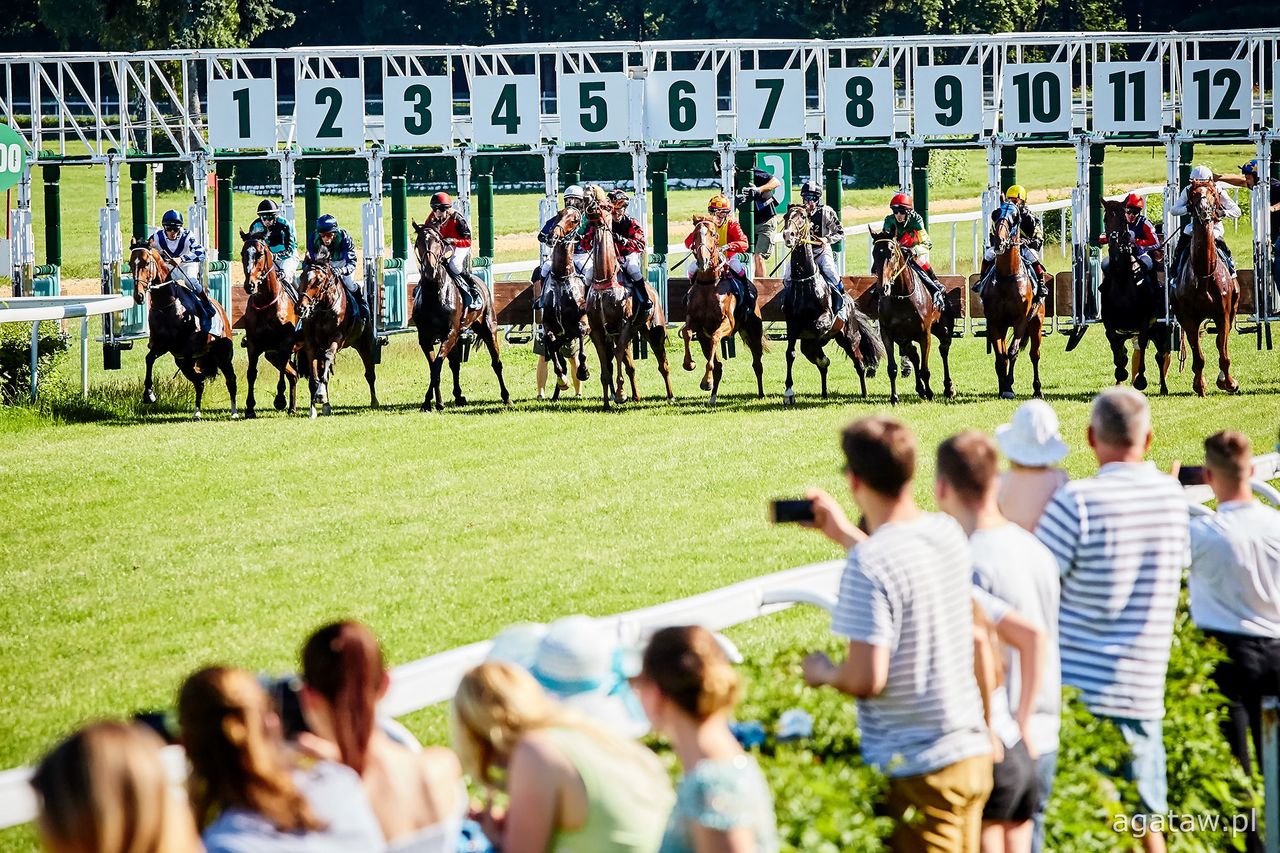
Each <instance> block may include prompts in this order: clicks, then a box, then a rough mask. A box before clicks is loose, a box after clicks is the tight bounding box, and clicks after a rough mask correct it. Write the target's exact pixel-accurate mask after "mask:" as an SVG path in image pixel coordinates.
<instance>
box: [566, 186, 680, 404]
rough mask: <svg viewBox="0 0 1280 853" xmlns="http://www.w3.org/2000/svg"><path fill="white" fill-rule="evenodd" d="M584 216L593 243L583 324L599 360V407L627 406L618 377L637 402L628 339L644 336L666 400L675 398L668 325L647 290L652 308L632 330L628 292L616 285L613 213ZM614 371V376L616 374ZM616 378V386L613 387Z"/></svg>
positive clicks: (600, 209) (601, 210)
mask: <svg viewBox="0 0 1280 853" xmlns="http://www.w3.org/2000/svg"><path fill="white" fill-rule="evenodd" d="M588 215H590V216H592V217H593V229H594V235H595V236H594V238H593V239H592V243H591V262H592V271H591V281H590V282H588V285H589V287H588V290H587V322H588V323H589V324H590V327H591V342H592V343H593V344H595V348H596V356H597V357H598V358H599V359H600V387H601V388H602V389H603V392H604V407H605V408H606V409H607V408H609V397H610V396H611V395H612V397H613V399H614V402H617V403H622V402H624V401H625V400H626V398H625V397H624V396H623V393H622V387H623V386H622V382H623V379H622V375H623V373H624V372H625V373H626V375H627V378H628V379H630V380H631V400H632V401H633V402H635V401H639V399H640V392H639V390H638V389H637V388H636V365H635V362H634V361H633V360H632V358H631V346H630V344H631V336H632V335H633V334H636V333H637V332H639V333H641V334H645V335H646V336H647V338H648V341H649V349H650V350H652V352H653V356H654V360H655V361H657V363H658V372H659V373H661V374H662V379H663V381H664V382H665V383H666V386H667V399H668V400H670V399H671V398H672V397H674V396H675V394H674V392H672V390H671V368H670V365H669V364H668V363H667V319H666V315H665V313H664V312H663V310H662V303H661V302H659V301H658V294H657V293H656V292H655V291H654V289H653V288H652V287H649V285H648V284H645V287H647V288H648V290H649V300H650V302H652V303H653V308H652V309H650V311H649V313H648V316H647V317H646V318H644V320H643V321H642V322H643V328H642V329H640V330H637V329H636V328H635V325H636V321H637V318H636V313H635V302H634V300H633V299H632V298H631V289H630V288H628V287H624V286H623V285H622V284H621V283H620V282H619V281H618V250H617V246H616V244H615V243H614V241H613V212H612V211H611V210H610V209H609V208H608V207H607V206H605V205H599V206H593V207H592V208H591V209H590V210H589V211H588ZM615 370H616V373H615ZM615 376H616V381H615Z"/></svg>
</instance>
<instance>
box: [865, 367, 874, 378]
mask: <svg viewBox="0 0 1280 853" xmlns="http://www.w3.org/2000/svg"><path fill="white" fill-rule="evenodd" d="M867 378H868V379H875V378H876V369H875V368H874V367H868V368H867Z"/></svg>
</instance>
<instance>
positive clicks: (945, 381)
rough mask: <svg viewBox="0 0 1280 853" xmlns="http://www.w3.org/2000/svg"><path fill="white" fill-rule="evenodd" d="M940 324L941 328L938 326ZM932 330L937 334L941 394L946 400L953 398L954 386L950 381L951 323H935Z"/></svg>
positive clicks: (954, 394) (954, 393)
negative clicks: (940, 358) (940, 366)
mask: <svg viewBox="0 0 1280 853" xmlns="http://www.w3.org/2000/svg"><path fill="white" fill-rule="evenodd" d="M939 326H941V328H939ZM933 332H934V334H935V335H937V336H938V355H940V356H941V357H942V396H943V397H946V398H947V399H948V400H953V399H955V396H956V386H955V383H954V382H952V381H951V339H952V337H953V335H952V334H951V332H952V329H951V324H950V322H947V323H935V324H934V326H933Z"/></svg>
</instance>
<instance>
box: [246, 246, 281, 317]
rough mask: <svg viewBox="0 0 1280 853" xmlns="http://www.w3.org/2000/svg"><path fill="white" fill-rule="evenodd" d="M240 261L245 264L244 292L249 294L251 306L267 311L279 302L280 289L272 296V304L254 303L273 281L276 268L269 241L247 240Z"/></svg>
mask: <svg viewBox="0 0 1280 853" xmlns="http://www.w3.org/2000/svg"><path fill="white" fill-rule="evenodd" d="M259 247H261V251H259ZM240 260H241V262H242V263H243V264H244V292H245V293H247V294H249V305H250V306H252V307H253V308H254V310H257V311H265V310H266V309H268V308H270V307H271V306H272V305H275V304H276V303H277V302H279V301H280V290H279V289H277V290H276V292H275V293H274V294H272V295H271V301H270V302H266V303H264V304H262V305H259V304H257V303H256V302H254V301H253V297H254V296H256V295H257V294H258V292H259V291H260V289H261V288H262V286H263V285H265V284H266V283H267V282H268V281H270V280H271V273H272V271H273V270H274V268H275V259H274V258H272V257H271V247H270V246H268V245H267V241H266V240H263V239H261V238H258V239H254V240H246V241H245V244H244V248H243V249H242V250H241V258H240ZM251 264H252V266H251ZM268 292H269V291H268Z"/></svg>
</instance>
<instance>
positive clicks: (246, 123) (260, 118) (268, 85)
mask: <svg viewBox="0 0 1280 853" xmlns="http://www.w3.org/2000/svg"><path fill="white" fill-rule="evenodd" d="M209 145H210V147H212V148H214V149H230V150H236V149H241V148H265V149H268V150H270V149H273V148H275V147H276V92H275V84H274V83H272V81H270V80H248V79H245V80H211V81H210V82H209Z"/></svg>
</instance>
